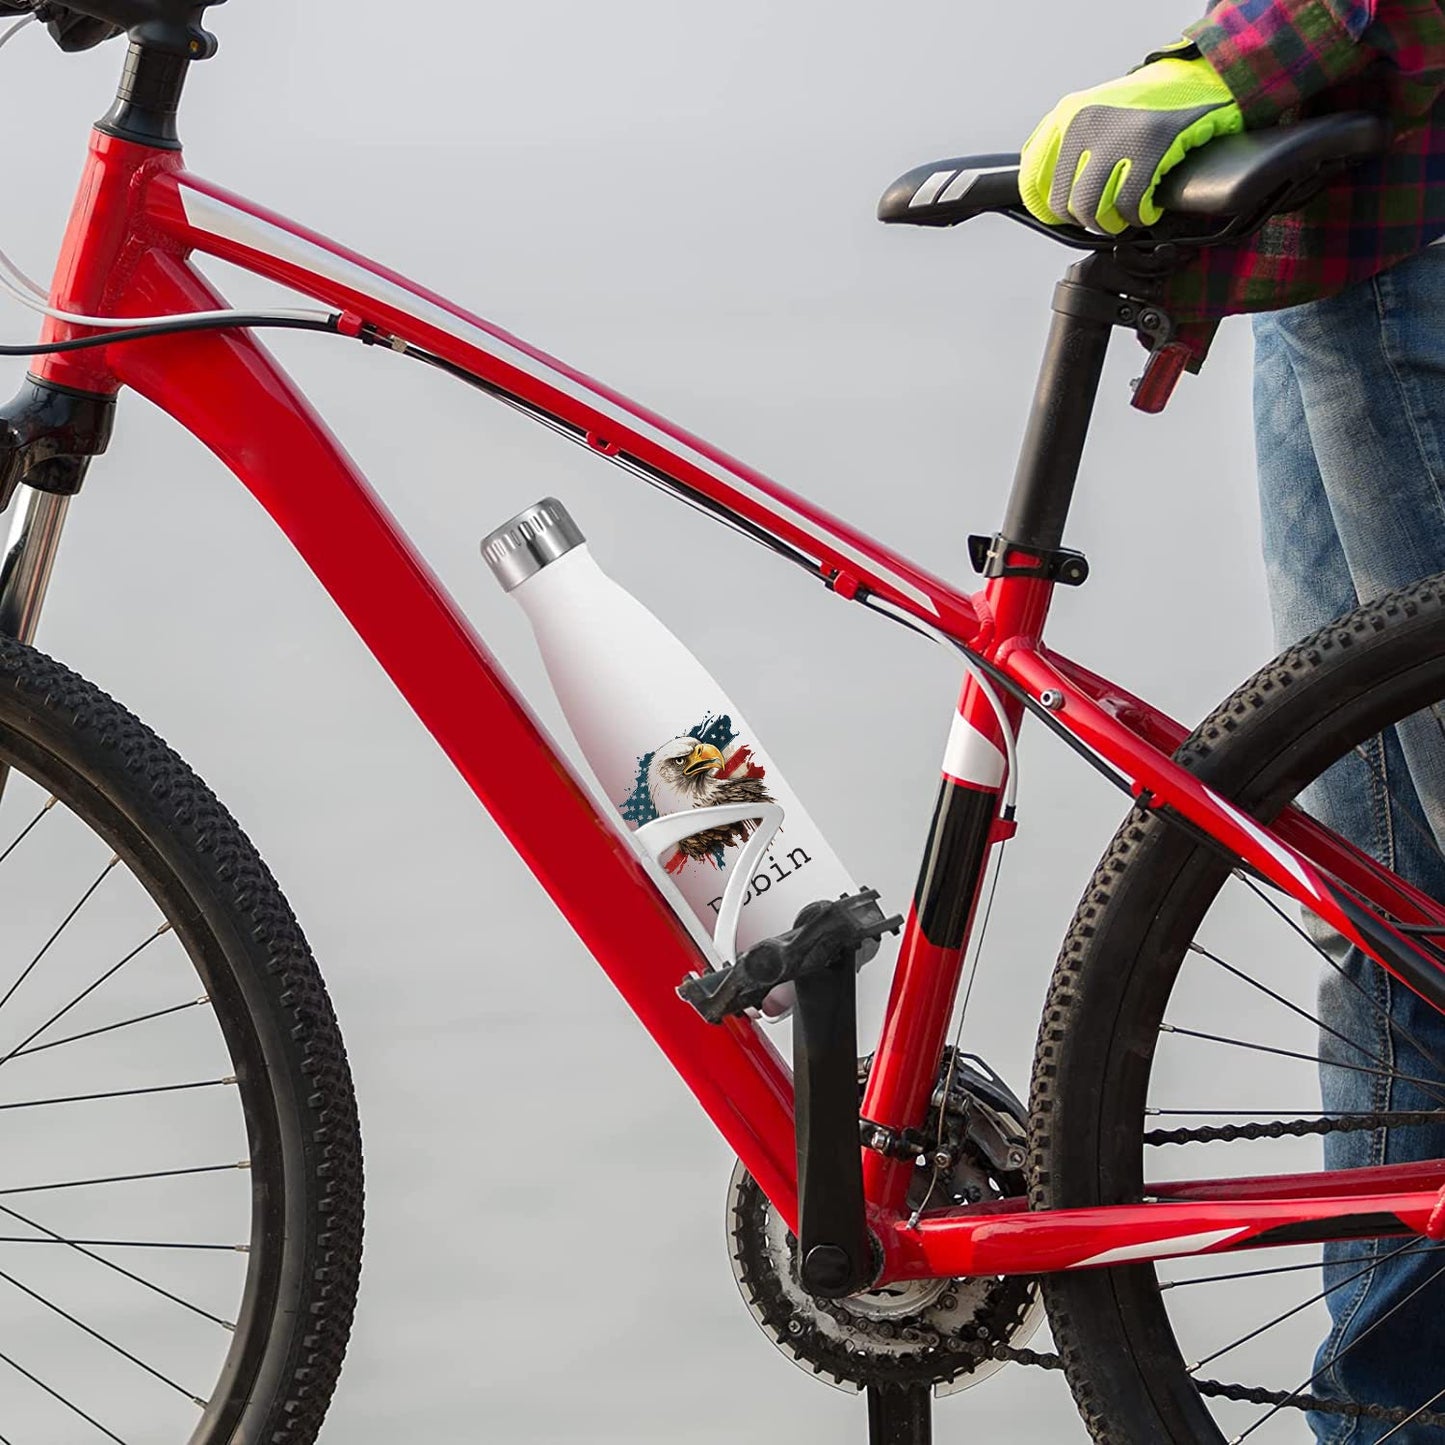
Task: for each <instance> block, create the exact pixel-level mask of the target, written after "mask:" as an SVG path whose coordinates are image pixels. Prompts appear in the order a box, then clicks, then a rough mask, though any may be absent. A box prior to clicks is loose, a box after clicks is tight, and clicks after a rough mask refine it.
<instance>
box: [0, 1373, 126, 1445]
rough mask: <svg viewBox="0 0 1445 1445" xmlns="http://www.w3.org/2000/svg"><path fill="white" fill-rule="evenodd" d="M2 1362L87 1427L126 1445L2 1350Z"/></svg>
mask: <svg viewBox="0 0 1445 1445" xmlns="http://www.w3.org/2000/svg"><path fill="white" fill-rule="evenodd" d="M0 1360H3V1361H4V1363H5V1364H7V1365H9V1366H10V1368H11V1369H12V1370H14V1371H15V1372H16V1374H19V1375H24V1376H25V1378H26V1379H27V1380H29V1381H30V1383H31V1384H32V1385H38V1386H39V1387H40V1388H41V1389H42V1390H44V1391H45V1393H46V1394H47V1395H49V1396H50V1398H51V1399H52V1400H58V1401H59V1402H60V1403H61V1404H62V1405H64V1406H65V1408H66V1409H67V1410H69V1411H71V1412H72V1413H73V1414H76V1415H79V1416H80V1418H81V1419H82V1420H84V1421H85V1423H86V1424H87V1425H94V1426H95V1428H96V1429H97V1430H99V1431H100V1433H101V1434H102V1435H104V1436H105V1438H106V1439H107V1440H114V1441H115V1445H126V1442H125V1441H124V1440H122V1439H121V1438H120V1436H119V1435H117V1434H116V1433H115V1431H114V1430H107V1429H106V1428H105V1426H104V1425H102V1424H101V1423H100V1421H99V1420H97V1419H96V1418H95V1417H94V1416H93V1415H87V1414H86V1413H85V1411H84V1410H82V1409H81V1408H80V1406H79V1405H77V1404H76V1403H75V1402H74V1401H73V1400H67V1399H66V1398H65V1396H64V1395H62V1394H61V1393H60V1391H59V1390H56V1389H53V1388H52V1387H51V1386H49V1385H47V1384H46V1383H45V1381H44V1380H42V1379H41V1378H40V1376H39V1375H32V1374H31V1373H30V1371H29V1370H27V1369H26V1368H25V1366H24V1365H22V1364H19V1363H17V1362H16V1361H15V1360H12V1359H11V1358H10V1356H9V1355H7V1354H6V1353H5V1352H4V1351H3V1350H0Z"/></svg>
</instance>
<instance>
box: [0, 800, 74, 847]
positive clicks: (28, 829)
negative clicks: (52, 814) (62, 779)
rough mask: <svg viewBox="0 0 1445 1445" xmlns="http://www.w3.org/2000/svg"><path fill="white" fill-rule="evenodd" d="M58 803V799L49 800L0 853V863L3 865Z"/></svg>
mask: <svg viewBox="0 0 1445 1445" xmlns="http://www.w3.org/2000/svg"><path fill="white" fill-rule="evenodd" d="M59 801H60V799H59V798H50V799H48V800H47V801H46V803H45V805H44V807H42V808H41V810H40V811H39V812H38V813H37V814H36V815H35V816H34V817H33V818H32V819H31V820H30V821H29V822H28V823H27V824H26V825H25V826H24V827H23V828H22V829H21V830H20V832H19V834H18V835H17V836H16V838H15V841H14V842H13V843H11V844H10V846H9V847H8V848H6V850H5V851H4V852H3V853H0V863H3V862H4V861H5V860H6V859H7V858H8V857H9V856H10V855H11V854H12V853H13V852H14V851H15V850H16V849H17V848H18V847H19V846H20V845H21V844H22V843H23V842H24V841H25V840H26V839H27V838H28V837H29V836H30V835H31V834H32V833H33V832H34V831H35V829H36V827H37V826H38V824H39V823H40V820H41V819H42V818H43V817H45V815H46V814H47V813H48V812H49V811H50V810H51V809H52V808H53V807H54V806H55V805H56V804H57V803H58V802H59Z"/></svg>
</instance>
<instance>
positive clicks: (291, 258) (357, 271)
mask: <svg viewBox="0 0 1445 1445" xmlns="http://www.w3.org/2000/svg"><path fill="white" fill-rule="evenodd" d="M177 189H178V191H179V193H180V198H181V205H182V207H183V208H184V210H185V213H186V221H187V222H188V223H189V224H190V225H191V226H192V227H193V228H194V229H195V230H197V231H204V232H205V233H206V234H207V235H210V236H218V237H220V238H222V239H223V240H228V241H234V242H236V243H237V244H238V245H241V246H245V247H246V248H248V249H249V250H252V251H259V252H261V253H262V254H263V255H266V256H275V257H276V258H277V259H278V260H282V261H287V262H289V263H290V264H291V265H293V266H298V267H300V268H301V269H302V270H305V271H310V272H312V273H313V274H314V275H316V276H321V277H324V278H325V279H327V280H329V281H335V282H336V283H337V284H338V285H342V286H345V287H347V288H348V290H351V291H355V292H357V294H358V295H361V296H367V297H370V298H371V299H372V300H374V301H380V302H382V303H383V304H384V305H387V306H391V307H394V308H395V309H396V310H398V311H402V312H405V313H406V314H407V315H408V316H411V317H414V318H415V319H416V320H418V321H421V322H424V323H425V324H426V325H428V326H434V327H436V328H437V330H438V331H444V332H446V334H447V335H448V336H452V337H454V338H455V339H456V340H458V341H461V342H464V343H465V344H466V345H468V346H474V347H476V348H477V350H479V351H484V352H486V353H487V354H488V355H489V356H494V357H496V358H497V360H499V361H503V362H505V363H506V364H507V365H508V366H513V367H515V368H516V369H517V370H518V371H522V372H525V373H526V374H527V375H528V376H530V377H532V378H533V379H534V380H537V381H541V382H543V383H545V384H546V385H547V386H550V387H552V388H554V389H555V390H557V391H560V392H562V393H563V394H564V395H566V396H569V397H571V398H572V400H573V401H578V402H581V403H582V405H584V406H587V407H590V408H591V409H592V410H593V411H596V412H600V413H601V414H602V415H604V416H607V417H609V418H611V419H612V420H613V421H615V422H618V423H619V424H620V425H622V426H625V427H628V428H629V429H630V430H632V431H634V432H636V433H638V434H639V435H641V436H644V437H646V438H647V439H648V440H649V441H650V442H653V443H654V444H655V445H657V446H659V447H662V448H664V449H665V450H666V451H669V452H671V453H672V454H673V455H674V456H677V457H680V458H681V459H682V460H683V461H686V462H688V463H689V464H690V465H691V466H694V467H696V468H697V469H698V470H699V471H702V472H705V473H707V475H708V476H710V477H712V478H713V479H714V480H715V481H719V482H721V483H723V485H725V486H728V487H732V488H733V489H734V490H735V491H739V492H741V493H743V495H744V496H746V497H747V498H748V499H749V500H750V501H753V502H756V503H758V504H759V505H761V506H764V507H768V508H770V509H771V510H772V511H774V512H776V513H778V515H779V516H782V517H784V518H786V519H787V520H788V521H789V522H791V523H793V525H795V526H797V527H799V528H801V529H803V530H804V531H805V532H808V533H812V532H814V531H816V530H817V528H816V527H815V525H814V524H813V523H812V522H810V521H809V520H808V519H807V518H806V517H801V516H799V515H798V514H797V513H796V512H794V511H793V510H792V509H791V508H790V507H788V506H787V505H786V503H784V502H781V501H778V500H777V499H776V498H774V497H771V496H769V495H768V494H767V493H766V492H764V491H761V490H760V489H759V488H758V487H756V486H754V485H753V484H752V483H751V482H749V481H748V480H747V479H746V478H745V477H741V476H739V475H738V474H737V473H736V472H732V471H730V470H728V469H727V468H726V467H723V466H721V465H720V464H719V463H717V462H715V461H713V460H712V459H711V458H709V457H706V456H704V455H703V454H702V453H701V452H698V451H695V450H693V448H691V447H690V446H688V445H687V443H686V442H682V441H679V440H677V439H676V438H675V437H672V436H669V435H668V434H667V433H666V432H664V431H662V430H661V429H660V428H658V427H656V426H653V425H652V424H651V423H650V422H648V421H646V420H644V419H643V418H642V417H639V416H635V415H634V414H633V413H632V412H630V411H628V410H626V408H624V407H620V406H618V405H616V404H615V403H614V402H611V401H609V400H608V399H607V398H606V397H605V396H601V395H599V394H598V393H597V392H595V391H593V390H592V389H591V388H590V387H587V386H585V385H583V384H582V383H581V382H577V381H574V380H573V379H572V378H571V377H570V376H567V375H565V374H563V373H562V372H560V371H556V370H554V369H553V368H552V367H550V366H548V365H547V364H546V363H545V362H543V361H539V360H538V359H537V358H536V357H535V356H532V355H530V354H529V353H528V352H525V351H523V350H521V349H520V348H519V347H516V346H513V345H511V344H509V343H508V342H506V341H504V340H502V338H501V337H498V336H494V335H493V334H492V333H491V332H490V331H487V330H485V329H484V328H482V327H480V326H476V325H474V324H473V323H471V322H470V321H467V320H464V319H463V318H462V317H460V316H457V315H455V314H454V313H453V312H451V311H448V310H447V309H446V308H445V307H444V306H438V305H437V304H436V302H434V301H428V300H427V299H426V298H425V297H423V296H418V295H416V294H415V292H413V291H410V290H408V289H407V288H406V287H405V286H401V285H398V284H397V283H396V282H395V281H390V280H388V279H387V278H386V277H385V276H378V275H377V274H376V273H375V272H374V271H370V270H368V269H367V268H366V267H364V266H358V265H356V264H355V263H354V262H352V261H348V260H347V259H346V258H345V257H344V256H338V255H336V253H335V252H333V251H328V250H327V249H326V248H325V247H324V246H318V245H317V244H316V243H315V242H313V241H308V240H307V239H306V238H305V237H304V236H297V235H295V234H293V233H292V232H290V231H287V230H285V229H283V228H282V227H280V226H277V225H274V224H273V223H272V222H270V221H267V220H264V219H263V218H262V217H260V216H253V215H251V213H250V212H248V211H241V210H238V209H237V208H236V207H235V206H231V205H228V204H227V203H226V202H225V201H222V200H219V199H218V198H217V197H215V196H212V195H208V194H207V193H206V192H205V191H199V190H196V189H194V188H193V187H191V186H188V185H186V184H184V183H181V184H180V185H179V186H178V187H177ZM827 542H828V545H829V546H830V547H831V548H833V550H835V551H836V552H838V553H839V555H841V556H842V557H844V558H846V559H847V560H848V561H850V562H852V563H853V565H854V566H857V567H860V568H862V569H863V570H864V571H865V572H872V573H874V574H875V575H877V576H879V577H882V578H884V579H885V580H886V581H887V582H888V583H889V585H890V586H892V587H895V588H896V589H897V590H898V591H899V592H900V593H902V594H903V595H904V596H905V597H908V598H911V599H912V600H913V601H914V602H915V603H917V604H918V606H920V607H921V608H923V610H924V611H925V612H927V613H928V614H930V615H931V616H933V617H937V616H938V615H939V614H938V608H937V606H936V604H935V603H934V602H933V600H932V599H931V598H930V597H929V596H928V594H927V593H926V592H923V591H921V590H920V589H919V588H917V587H915V586H914V585H913V584H912V583H911V582H909V581H908V580H907V579H906V578H903V577H899V576H897V575H896V574H895V573H893V572H891V571H890V570H889V569H888V568H886V567H885V566H883V565H882V564H881V563H878V562H873V561H870V560H869V559H868V558H867V557H865V556H863V555H862V554H861V553H860V552H858V551H857V550H856V549H855V548H853V547H850V546H849V545H848V544H847V543H846V542H844V541H842V540H840V539H838V538H835V537H833V536H832V535H831V534H827Z"/></svg>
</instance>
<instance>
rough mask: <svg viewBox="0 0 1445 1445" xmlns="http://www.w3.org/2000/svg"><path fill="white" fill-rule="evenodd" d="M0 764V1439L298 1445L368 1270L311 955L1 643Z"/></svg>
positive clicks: (323, 1398)
mask: <svg viewBox="0 0 1445 1445" xmlns="http://www.w3.org/2000/svg"><path fill="white" fill-rule="evenodd" d="M0 764H3V765H4V766H5V767H6V768H7V769H8V770H9V771H8V776H7V778H6V782H5V792H4V797H3V802H0V1436H3V1438H5V1439H7V1440H10V1439H13V1440H15V1441H16V1442H17V1445H18V1442H21V1441H27V1442H34V1441H57V1442H58V1441H62V1440H63V1441H66V1442H70V1441H86V1440H95V1441H97V1442H103V1441H105V1440H111V1441H120V1442H123V1445H133V1442H141V1441H144V1442H147V1445H151V1442H156V1445H165V1442H176V1445H181V1442H190V1445H228V1442H240V1441H243V1440H244V1441H247V1442H252V1441H254V1442H262V1441H265V1442H267V1445H305V1442H310V1441H312V1440H313V1439H314V1438H315V1436H316V1433H317V1431H318V1430H319V1428H320V1425H321V1420H322V1417H323V1415H324V1413H325V1411H326V1407H327V1404H328V1403H329V1401H330V1398H331V1394H332V1390H333V1389H334V1386H335V1382H336V1377H337V1373H338V1371H339V1368H340V1364H341V1358H342V1354H343V1352H344V1349H345V1346H346V1339H347V1334H348V1331H349V1328H350V1323H351V1316H352V1309H353V1305H354V1301H355V1294H356V1286H357V1277H358V1272H359V1266H360V1252H361V1155H360V1141H359V1135H358V1130H357V1121H356V1108H355V1100H354V1096H353V1093H352V1087H351V1079H350V1075H349V1072H348V1069H347V1064H346V1055H345V1051H344V1049H343V1047H342V1043H341V1037H340V1034H339V1033H338V1031H337V1027H336V1020H335V1017H334V1015H333V1013H332V1009H331V1005H330V1002H329V1000H328V999H327V995H326V990H325V988H324V986H323V984H322V982H321V978H320V976H319V974H318V973H317V970H316V965H315V962H314V961H313V959H312V958H311V955H310V952H309V950H308V949H307V946H306V941H305V939H304V938H303V937H302V935H301V932H300V929H299V928H298V926H297V924H296V921H295V919H294V918H293V916H292V914H291V911H290V909H289V908H288V907H287V904H286V901H285V899H284V898H283V897H282V896H281V893H280V891H279V890H278V889H277V887H276V884H275V882H274V880H273V879H272V878H271V876H270V874H269V873H268V872H267V870H266V867H265V865H264V864H263V863H262V862H261V860H260V858H259V857H258V856H257V854H256V852H255V850H254V848H252V846H251V845H250V843H249V842H248V841H247V840H246V838H245V836H244V835H243V834H242V833H241V831H240V829H239V828H238V827H237V825H236V823H235V821H234V820H233V819H232V818H231V817H230V815H229V814H228V813H227V812H226V810H225V809H224V808H223V807H222V806H221V805H220V803H218V802H217V800H216V799H215V797H214V796H213V795H212V794H211V793H210V792H209V790H208V789H207V788H206V787H205V785H204V784H203V783H201V781H200V780H199V779H198V778H197V777H196V776H195V774H194V773H192V772H191V771H190V770H189V769H188V768H187V767H186V765H185V764H184V763H183V762H182V761H181V760H180V759H179V758H178V757H177V756H176V755H175V754H174V753H173V752H171V751H170V749H168V748H167V747H166V746H165V744H164V743H163V742H161V740H160V739H159V738H157V737H156V736H155V735H154V734H153V733H152V732H150V731H149V730H148V729H147V728H146V727H144V726H143V725H142V724H141V723H140V722H139V721H137V719H136V718H134V717H133V716H132V715H131V714H130V713H128V712H126V711H125V710H124V709H123V708H121V707H120V706H119V705H118V704H116V703H115V702H114V701H112V700H111V699H110V698H108V697H106V696H105V695H104V694H103V693H101V692H100V691H99V690H97V689H96V688H94V687H92V686H91V685H90V684H89V683H87V682H85V681H84V680H83V679H81V678H79V677H77V676H76V675H75V674H74V673H72V672H69V671H67V670H66V669H65V668H63V667H61V666H60V665H58V664H57V663H54V662H52V661H51V660H50V659H48V658H45V657H43V656H42V655H40V654H39V653H36V652H34V651H33V650H31V649H30V648H27V647H23V646H21V645H19V644H17V643H14V642H10V641H4V640H0Z"/></svg>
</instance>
